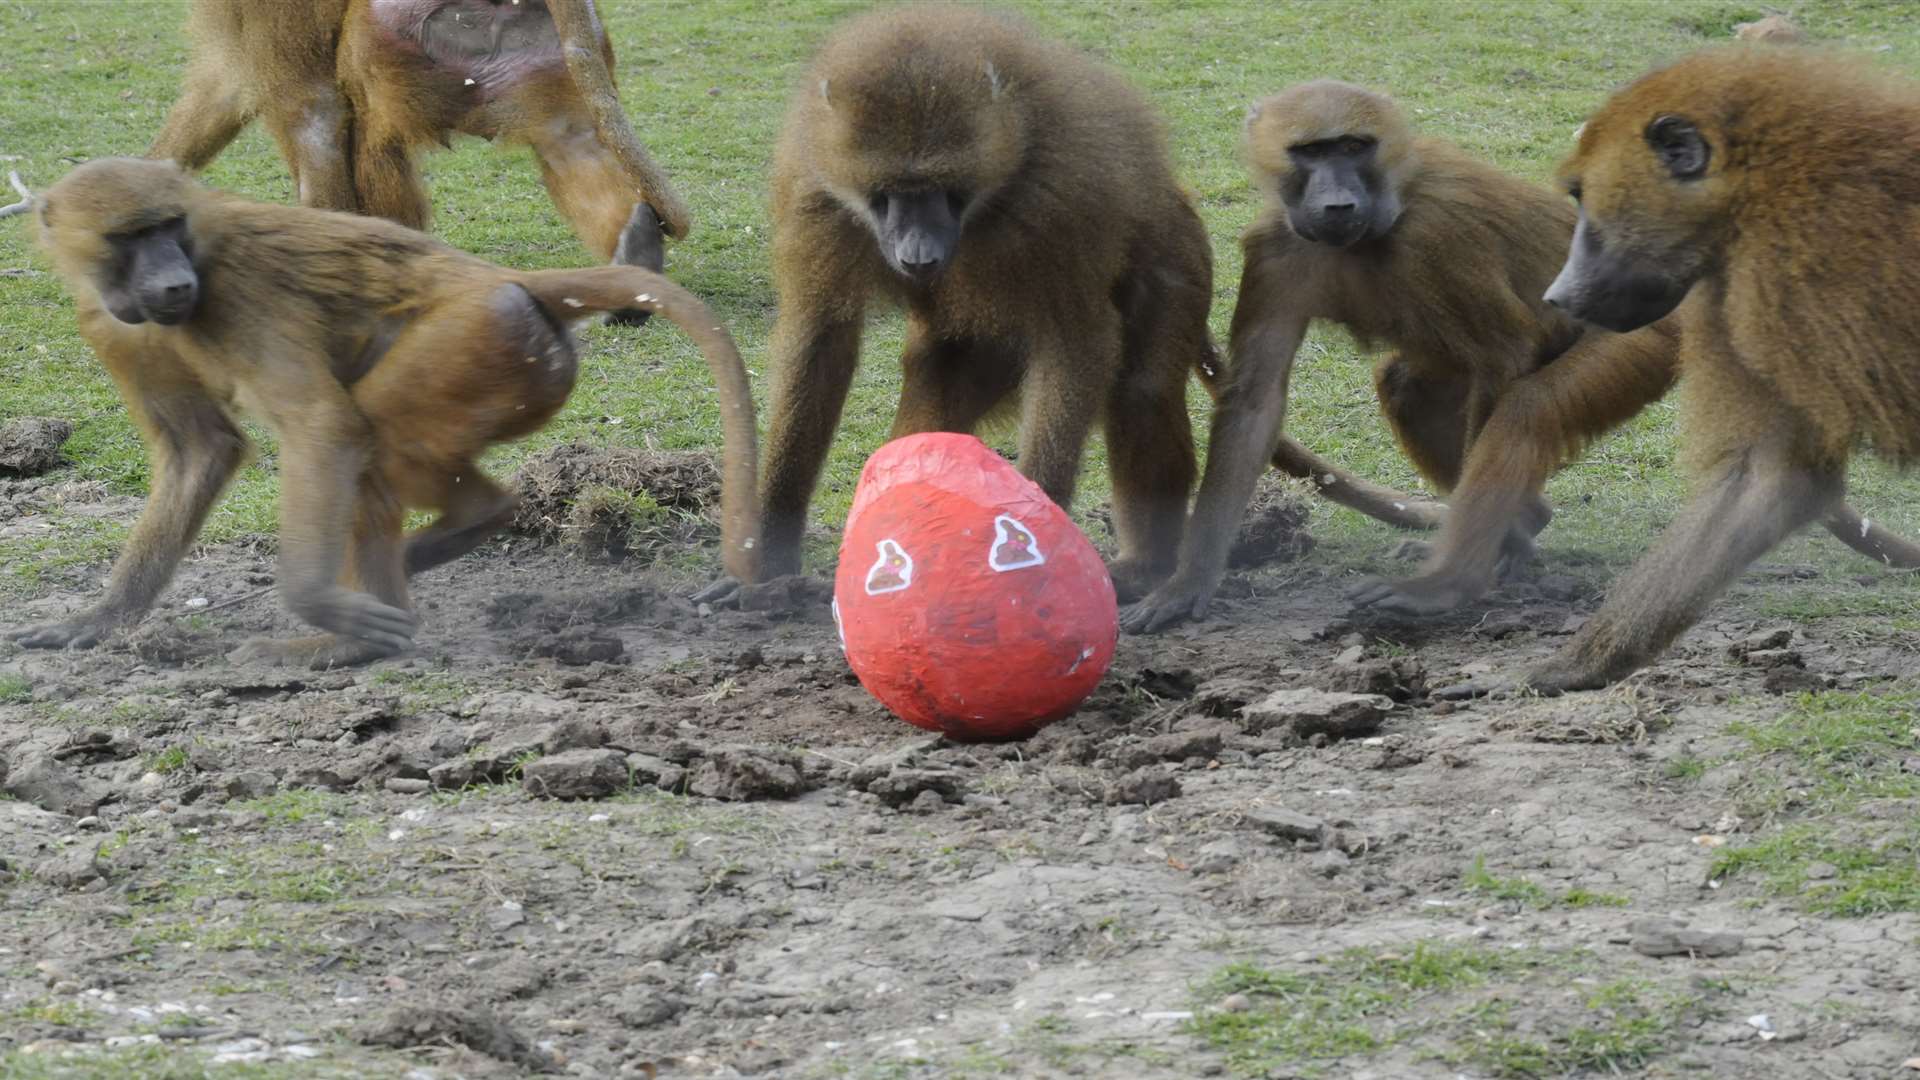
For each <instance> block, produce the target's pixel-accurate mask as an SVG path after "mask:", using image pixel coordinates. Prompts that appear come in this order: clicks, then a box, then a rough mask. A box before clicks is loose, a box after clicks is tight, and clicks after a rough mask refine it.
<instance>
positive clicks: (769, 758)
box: [688, 746, 807, 801]
mask: <svg viewBox="0 0 1920 1080" xmlns="http://www.w3.org/2000/svg"><path fill="white" fill-rule="evenodd" d="M806 789H807V782H806V778H805V775H804V774H803V773H802V772H801V770H800V762H799V759H798V758H797V757H795V756H794V755H793V754H790V753H786V752H785V751H778V750H764V749H761V748H759V747H754V746H723V747H720V748H718V749H716V750H714V751H712V752H710V753H709V754H708V755H707V757H706V760H704V761H702V762H701V763H700V768H699V770H698V771H697V772H695V773H694V776H693V780H692V782H691V783H689V784H688V790H689V791H691V792H692V793H693V794H695V795H702V796H705V797H707V798H709V799H729V800H735V801H746V800H749V799H785V798H791V797H792V796H795V795H799V794H801V793H802V792H804V791H806Z"/></svg>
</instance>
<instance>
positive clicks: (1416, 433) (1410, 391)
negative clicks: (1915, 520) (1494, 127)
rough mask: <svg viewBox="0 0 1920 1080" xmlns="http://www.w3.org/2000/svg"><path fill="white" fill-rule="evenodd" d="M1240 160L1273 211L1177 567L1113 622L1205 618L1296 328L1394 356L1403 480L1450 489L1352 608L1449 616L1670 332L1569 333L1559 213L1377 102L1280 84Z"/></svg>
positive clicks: (1491, 569)
mask: <svg viewBox="0 0 1920 1080" xmlns="http://www.w3.org/2000/svg"><path fill="white" fill-rule="evenodd" d="M1246 144H1247V154H1248V157H1249V160H1250V162H1251V164H1252V166H1253V169H1254V172H1255V174H1256V176H1258V177H1259V180H1260V186H1261V187H1262V188H1263V189H1264V190H1266V191H1267V192H1268V193H1269V195H1270V197H1271V200H1272V202H1271V205H1270V207H1269V209H1268V211H1267V212H1266V213H1265V214H1264V215H1263V216H1262V217H1261V218H1260V220H1259V221H1257V222H1256V223H1255V224H1254V226H1253V227H1252V229H1251V230H1250V231H1249V232H1248V233H1247V235H1246V237H1245V239H1244V240H1243V246H1244V248H1245V252H1246V269H1245V272H1244V276H1243V278H1242V281H1241V290H1240V299H1239V303H1238V306H1237V307H1236V309H1235V311H1234V319H1233V329H1232V337H1231V342H1230V344H1231V363H1230V365H1229V367H1228V369H1227V371H1226V373H1225V377H1224V383H1223V385H1222V387H1221V389H1220V391H1219V398H1220V404H1219V407H1218V409H1217V410H1216V412H1215V414H1214V421H1213V424H1214V427H1213V438H1212V443H1211V448H1210V450H1209V452H1208V456H1207V470H1206V478H1205V480H1203V482H1202V483H1201V487H1200V495H1199V498H1198V500H1197V502H1196V504H1195V507H1194V512H1193V519H1192V521H1191V523H1190V524H1189V526H1188V531H1187V536H1186V541H1185V544H1184V546H1183V548H1182V551H1181V566H1180V570H1179V572H1178V573H1177V574H1176V575H1175V577H1174V578H1173V579H1172V580H1170V581H1168V582H1167V583H1165V584H1164V585H1162V586H1161V587H1160V588H1159V589H1158V590H1157V591H1156V592H1155V593H1154V594H1153V595H1152V596H1150V597H1148V598H1147V599H1146V600H1143V601H1141V602H1140V603H1138V604H1135V605H1132V606H1131V607H1129V608H1128V609H1127V610H1126V611H1125V612H1123V613H1122V623H1123V625H1125V626H1126V627H1127V628H1128V629H1130V630H1136V631H1151V630H1154V629H1158V628H1160V627H1163V626H1167V625H1171V624H1173V623H1175V622H1177V621H1179V620H1181V619H1184V618H1190V617H1191V618H1197V617H1200V616H1202V615H1204V614H1205V613H1206V610H1207V606H1208V604H1209V603H1210V601H1211V598H1212V595H1213V592H1214V590H1215V588H1217V586H1218V584H1219V581H1220V578H1221V576H1222V575H1223V574H1224V573H1225V570H1226V558H1227V551H1228V547H1229V546H1230V544H1231V542H1232V538H1233V535H1234V526H1235V525H1236V524H1237V522H1238V521H1239V518H1240V515H1241V514H1242V513H1243V512H1244V511H1245V508H1246V504H1247V500H1248V498H1249V497H1250V496H1251V494H1252V491H1253V487H1254V484H1255V482H1256V481H1257V480H1258V478H1259V473H1260V470H1261V468H1262V467H1263V463H1264V462H1265V461H1266V460H1267V457H1268V453H1267V449H1266V448H1268V447H1270V446H1273V445H1274V442H1275V440H1276V439H1280V440H1281V443H1282V453H1283V456H1284V454H1285V452H1286V451H1285V443H1286V440H1285V439H1284V437H1283V436H1281V435H1280V430H1281V424H1282V421H1283V420H1284V417H1285V411H1286V399H1287V382H1288V379H1289V377H1290V375H1291V372H1292V365H1293V358H1294V354H1295V351H1296V350H1297V349H1298V348H1299V345H1300V341H1301V338H1302V337H1303V336H1304V334H1305V332H1306V328H1307V325H1308V324H1309V323H1310V322H1311V321H1312V320H1314V319H1326V320H1329V321H1333V322H1336V323H1339V324H1341V325H1343V326H1345V327H1346V328H1347V329H1348V330H1349V331H1350V332H1352V333H1353V334H1354V336H1355V337H1357V338H1359V339H1360V341H1361V342H1362V343H1363V345H1370V344H1372V343H1374V342H1380V343H1384V344H1387V345H1390V346H1393V347H1395V348H1396V349H1397V350H1398V351H1397V352H1395V353H1392V354H1389V355H1388V356H1386V357H1385V358H1383V359H1382V360H1380V361H1379V362H1378V364H1377V365H1376V367H1375V369H1374V385H1375V388H1376V391H1377V393H1378V396H1379V401H1380V408H1381V411H1382V413H1383V414H1385V416H1386V419H1387V421H1388V424H1389V425H1390V426H1391V427H1392V429H1393V431H1394V433H1395V435H1396V437H1397V439H1398V441H1399V442H1400V445H1401V446H1402V447H1403V448H1404V450H1405V451H1406V453H1407V456H1408V458H1409V459H1410V460H1411V461H1412V462H1413V464H1414V467H1415V468H1416V469H1418V470H1419V472H1420V473H1421V474H1422V475H1423V476H1424V477H1425V478H1426V479H1427V481H1428V482H1429V483H1430V484H1432V486H1433V487H1434V488H1435V489H1437V490H1439V491H1442V492H1451V493H1452V498H1451V499H1450V502H1449V507H1448V509H1447V511H1446V515H1445V522H1444V524H1443V525H1442V528H1441V535H1440V538H1439V540H1438V541H1437V542H1436V543H1435V544H1434V545H1433V548H1432V552H1431V555H1430V558H1429V561H1428V563H1427V566H1426V568H1425V572H1424V573H1423V574H1421V575H1420V576H1418V577H1415V578H1413V579H1410V580H1408V581H1403V582H1398V583H1392V584H1389V583H1381V582H1369V583H1367V584H1365V585H1363V586H1361V587H1360V588H1359V589H1357V590H1356V591H1355V593H1354V598H1355V599H1356V601H1357V602H1359V603H1362V604H1369V603H1370V604H1379V605H1381V606H1384V607H1390V608H1395V609H1398V610H1403V611H1410V612H1423V613H1424V612H1434V611H1440V610H1446V609H1448V608H1452V607H1455V606H1457V605H1459V604H1462V603H1466V602H1468V601H1470V600H1472V599H1474V598H1476V597H1478V596H1480V595H1481V594H1482V593H1484V592H1485V591H1486V590H1487V589H1488V588H1490V587H1491V586H1492V585H1493V583H1494V581H1495V579H1496V577H1497V575H1498V572H1499V570H1500V567H1501V566H1502V564H1503V563H1504V564H1506V565H1508V566H1513V567H1517V566H1519V565H1520V564H1522V563H1524V562H1525V561H1526V560H1527V559H1529V558H1530V557H1531V555H1532V551H1533V537H1534V535H1536V534H1537V533H1538V532H1539V531H1540V530H1541V529H1542V528H1544V527H1545V526H1546V524H1547V522H1548V521H1549V520H1550V519H1551V518H1552V511H1551V509H1550V508H1549V507H1548V506H1547V504H1546V501H1545V500H1544V499H1543V498H1542V497H1541V490H1542V488H1543V487H1544V486H1545V484H1546V481H1547V479H1548V478H1549V477H1550V476H1551V475H1552V474H1553V473H1554V472H1555V471H1556V470H1557V469H1558V468H1559V467H1560V466H1561V465H1563V464H1564V463H1565V462H1566V461H1567V460H1568V459H1569V458H1571V457H1572V456H1573V455H1574V454H1576V453H1578V452H1579V450H1581V449H1582V448H1583V447H1584V446H1585V445H1586V443H1587V442H1589V441H1590V440H1592V439H1593V438H1596V437H1598V436H1599V435H1600V434H1602V433H1604V432H1606V431H1608V430H1610V429H1611V428H1613V427H1615V426H1617V425H1619V424H1621V423H1623V422H1625V421H1626V420H1628V419H1630V418H1631V417H1633V416H1634V415H1635V414H1637V413H1638V412H1639V411H1640V410H1641V409H1643V408H1644V407H1646V405H1647V404H1649V403H1650V402H1653V401H1655V400H1657V399H1659V398H1660V397H1661V396H1662V395H1664V394H1665V393H1666V392H1667V390H1668V389H1669V388H1670V387H1671V386H1672V385H1673V381H1674V378H1675V375H1676V372H1677V365H1678V357H1679V352H1678V328H1677V326H1675V325H1674V324H1672V323H1661V324H1659V325H1656V326H1651V327H1649V328H1647V329H1645V330H1643V331H1641V332H1638V333H1634V334H1627V335H1617V334H1604V333H1588V332H1585V331H1584V330H1583V329H1582V327H1581V326H1580V325H1579V324H1577V323H1575V322H1574V321H1573V320H1571V319H1569V318H1567V317H1566V316H1565V315H1563V314H1562V313H1560V312H1558V311H1555V310H1554V309H1552V308H1551V307H1549V306H1547V305H1546V304H1545V303H1544V302H1543V301H1541V299H1540V294H1541V293H1542V292H1544V291H1545V288H1546V285H1547V283H1548V282H1550V281H1551V280H1552V277H1553V275H1554V273H1555V272H1556V271H1557V270H1558V268H1559V266H1560V263H1561V261H1562V259H1563V257H1564V254H1565V250H1566V245H1567V242H1568V241H1569V239H1570V238H1571V237H1572V235H1573V228H1574V216H1575V215H1574V212H1573V210H1572V208H1571V207H1569V206H1568V205H1567V204H1566V202H1565V201H1564V199H1562V198H1561V197H1560V196H1559V195H1558V193H1556V192H1554V191H1552V190H1551V189H1549V188H1547V187H1544V186H1542V185H1537V184H1533V183H1529V182H1527V181H1524V180H1521V179H1519V178H1517V177H1513V176H1509V175H1507V174H1506V173H1504V172H1501V171H1500V170H1498V169H1496V168H1494V167H1493V166H1491V165H1488V164H1484V163H1482V162H1480V161H1477V160H1475V159H1474V158H1472V157H1469V156H1468V155H1467V154H1465V153H1464V152H1462V151H1461V150H1460V149H1459V148H1457V147H1455V146H1454V145H1452V144H1451V143H1448V142H1446V141H1444V140H1440V139H1435V138H1423V137H1416V136H1414V135H1413V134H1412V133H1411V131H1410V130H1409V129H1408V127H1407V124H1406V122H1405V120H1404V119H1403V117H1402V116H1401V113H1400V111H1399V109H1398V108H1397V107H1396V106H1395V105H1394V103H1393V102H1392V101H1391V99H1389V98H1387V97H1385V96H1384V95H1381V94H1377V93H1373V92H1371V91H1367V90H1363V89H1361V88H1359V87H1356V86H1352V85H1349V84H1346V83H1339V82H1332V81H1318V82H1310V83H1305V84H1302V85H1299V86H1295V87H1293V88H1292V89H1290V90H1287V91H1285V92H1283V93H1281V94H1279V95H1277V96H1275V97H1272V98H1269V99H1267V100H1265V101H1263V102H1261V103H1260V104H1258V105H1256V106H1255V108H1254V110H1253V112H1252V113H1251V115H1250V116H1249V118H1248V123H1247V130H1246ZM1276 463H1279V462H1276ZM1282 467H1283V468H1285V467H1286V466H1285V465H1284V464H1283V465H1282ZM1289 471H1292V470H1289ZM1325 490H1326V493H1327V494H1330V495H1334V496H1335V497H1339V494H1340V493H1341V492H1342V491H1343V490H1345V491H1346V492H1347V493H1348V494H1352V493H1353V492H1354V491H1355V490H1356V489H1355V488H1353V487H1352V486H1350V485H1348V484H1335V485H1333V486H1331V487H1329V488H1327V489H1325ZM1341 501H1344V502H1347V503H1348V504H1349V505H1353V506H1355V507H1356V508H1357V509H1361V510H1363V511H1369V508H1368V507H1367V506H1365V505H1362V504H1360V503H1358V502H1356V501H1355V500H1353V499H1351V498H1347V499H1342V500H1341ZM1396 505H1398V504H1396ZM1369 512H1371V511H1369ZM1375 516H1377V517H1384V515H1380V514H1375ZM1388 520H1392V519H1388ZM1396 523H1401V522H1396ZM1830 524H1831V527H1832V528H1833V529H1834V531H1835V533H1836V535H1838V536H1840V537H1841V538H1842V539H1845V540H1846V541H1847V542H1848V543H1849V544H1852V545H1853V546H1854V547H1856V548H1858V549H1860V550H1862V551H1863V552H1866V553H1868V554H1870V555H1873V556H1875V557H1879V558H1883V559H1885V560H1887V561H1889V562H1894V563H1897V564H1899V565H1915V566H1920V547H1916V546H1914V545H1911V544H1908V543H1906V542H1905V541H1903V540H1901V539H1900V538H1898V537H1896V536H1893V535H1892V534H1889V533H1886V532H1885V531H1884V530H1881V531H1879V532H1873V531H1871V530H1863V529H1861V528H1860V526H1861V525H1862V524H1863V523H1862V522H1861V520H1860V519H1859V518H1858V517H1855V516H1852V513H1851V511H1850V510H1847V509H1846V508H1845V507H1836V509H1835V512H1834V516H1833V518H1832V521H1831V523H1830Z"/></svg>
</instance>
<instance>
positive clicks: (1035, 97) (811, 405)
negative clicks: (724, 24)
mask: <svg viewBox="0 0 1920 1080" xmlns="http://www.w3.org/2000/svg"><path fill="white" fill-rule="evenodd" d="M773 229H774V235H773V259H774V266H773V276H774V282H775V284H776V286H777V287H778V290H779V294H780V313H779V319H778V322H777V324H776V326H775V329H774V338H773V348H772V355H773V359H772V363H773V369H774V376H773V377H774V384H773V391H772V397H771V402H770V409H771V413H772V418H771V420H770V422H769V427H768V432H767V439H766V450H765V453H764V457H763V468H764V470H765V476H764V478H763V481H762V486H761V491H762V493H763V496H764V507H763V510H764V514H765V523H764V528H765V533H764V548H763V552H762V558H763V560H764V562H763V570H764V573H766V574H768V575H777V574H785V573H793V572H796V571H798V570H799V568H800V538H801V530H802V527H803V525H804V523H805V519H806V511H807V504H808V501H809V500H810V498H811V497H812V494H813V488H814V485H815V484H816V483H817V481H818V479H819V475H820V468H821V465H822V463H823V462H824V461H825V459H826V455H827V451H828V448H829V446H830V445H831V443H832V440H833V434H834V429H835V427H836V426H837V425H838V423H839V420H840V412H841V408H842V406H843V405H844V403H845V401H846V396H847V391H848V387H849V386H850V384H851V383H852V380H853V373H854V368H855V365H856V363H857V362H858V360H859V352H860V337H861V327H862V323H863V322H864V320H865V318H866V315H867V309H868V306H869V304H871V303H873V302H875V301H879V302H881V303H887V304H895V305H900V306H903V307H905V308H906V310H907V347H906V353H905V355H904V356H902V357H901V365H902V368H903V369H904V370H903V380H902V385H901V390H900V402H899V408H898V411H897V413H896V414H895V417H894V423H893V432H892V434H893V436H894V437H899V436H903V435H909V434H913V433H916V432H924V431H961V432H966V431H972V430H973V429H974V428H975V426H976V425H978V424H979V423H980V422H981V420H982V419H983V418H984V417H986V416H987V415H988V414H989V412H991V411H992V410H994V409H995V407H996V406H999V405H1001V404H1002V403H1004V402H1009V401H1013V400H1016V399H1017V400H1018V401H1019V403H1020V445H1019V467H1020V470H1021V471H1022V472H1023V473H1025V474H1026V475H1027V476H1028V477H1029V478H1031V479H1032V480H1034V481H1035V482H1036V483H1037V484H1039V485H1040V487H1041V488H1042V489H1043V490H1045V491H1046V493H1047V495H1048V496H1049V497H1050V498H1052V499H1053V500H1054V501H1055V502H1057V503H1059V504H1060V505H1062V506H1067V505H1068V504H1069V503H1070V501H1071V500H1072V498H1073V490H1074V482H1075V479H1076V476H1077V474H1078V472H1079V467H1080V457H1081V451H1082V449H1083V448H1084V446H1085V444H1086V441H1087V436H1088V435H1089V433H1090V432H1091V431H1092V429H1093V426H1094V424H1095V422H1096V421H1099V422H1102V423H1103V424H1104V426H1105V431H1106V437H1107V448H1108V454H1109V462H1110V467H1111V471H1112V476H1113V502H1114V525H1115V529H1116V531H1117V532H1118V534H1119V540H1120V558H1119V560H1118V562H1117V564H1116V565H1115V566H1114V568H1113V569H1114V574H1115V578H1116V584H1118V585H1119V587H1120V588H1121V589H1122V590H1123V591H1124V590H1128V589H1130V588H1131V589H1137V588H1139V587H1141V586H1143V585H1144V584H1146V583H1147V582H1149V581H1151V580H1152V579H1153V578H1154V577H1156V576H1161V575H1164V574H1165V573H1167V572H1168V571H1169V570H1171V568H1172V565H1173V560H1174V557H1175V553H1176V551H1177V550H1178V545H1179V540H1180V532H1181V527H1182V523H1183V521H1184V519H1185V507H1186V499H1187V494H1188V491H1189V489H1190V488H1191V487H1192V484H1193V477H1194V471H1195V469H1194V451H1193V437H1192V432H1191V430H1190V427H1189V424H1188V420H1187V411H1186V384H1187V380H1188V378H1189V376H1190V375H1191V374H1192V372H1193V370H1194V367H1195V365H1196V364H1197V363H1198V362H1199V360H1200V359H1201V358H1202V357H1203V356H1205V355H1207V354H1208V350H1209V344H1208V341H1207V325H1206V320H1207V309H1208V307H1209V304H1210V301H1211V298H1212V257H1211V254H1210V252H1209V250H1208V244H1207V235H1206V231H1205V230H1204V229H1203V228H1202V226H1201V223H1200V218H1199V215H1198V214H1197V213H1195V211H1194V209H1193V207H1192V205H1191V204H1190V203H1189V202H1188V200H1187V198H1186V196H1185V194H1184V193H1183V192H1182V191H1181V189H1180V187H1179V185H1178V184H1177V183H1176V182H1175V180H1174V175H1173V169H1172V166H1171V164H1170V163H1169V160H1168V154H1167V148H1166V145H1165V141H1164V138H1163V135H1162V133H1161V129H1160V125H1159V123H1158V121H1157V120H1156V118H1155V117H1154V115H1153V114H1152V112H1151V111H1150V110H1149V109H1148V107H1147V105H1146V103H1145V102H1144V101H1143V100H1142V99H1141V97H1140V96H1139V94H1137V93H1136V92H1135V91H1134V90H1133V89H1132V88H1130V87H1129V86H1128V85H1127V84H1126V83H1125V82H1124V81H1122V79H1121V78H1120V77H1119V76H1118V75H1116V74H1115V73H1113V72H1112V71H1110V70H1108V69H1107V68H1105V67H1103V66H1101V65H1098V64H1096V63H1094V62H1093V61H1092V60H1090V59H1089V58H1087V57H1085V56H1083V55H1081V54H1080V53H1078V52H1076V51H1074V50H1072V49H1069V48H1067V47H1066V46H1064V45H1061V44H1057V43H1054V42H1051V41H1047V40H1045V39H1044V38H1042V37H1040V36H1039V35H1037V34H1036V33H1035V32H1034V31H1033V29H1032V28H1030V27H1028V26H1026V25H1024V24H1023V23H1021V22H1019V21H1016V20H1013V19H1010V18H1003V17H1000V16H998V15H991V14H986V13H982V12H978V11H974V10H970V9H966V8H956V7H953V6H950V5H947V4H913V5H905V6H901V7H897V8H890V9H885V10H882V11H879V12H875V13H872V14H868V15H865V16H862V17H860V18H857V19H855V20H853V21H852V22H850V23H848V24H847V25H845V26H843V27H841V28H840V29H839V30H838V31H837V32H836V33H835V34H834V35H833V36H832V37H831V38H830V39H829V40H828V41H827V43H826V44H825V46H823V47H822V48H821V50H820V52H819V55H818V56H817V57H816V58H815V59H814V62H813V64H812V66H811V67H810V69H809V71H808V73H807V76H806V78H805V80H804V82H803V84H802V86H801V87H800V90H799V92H798V93H797V95H796V96H795V98H794V100H793V102H792V105H791V107H790V109H789V111H788V114H787V118H786V123H785V126H784V128H783V130H782V132H781V136H780V142H779V146H778V149H777V151H776V153H775V157H774V167H773Z"/></svg>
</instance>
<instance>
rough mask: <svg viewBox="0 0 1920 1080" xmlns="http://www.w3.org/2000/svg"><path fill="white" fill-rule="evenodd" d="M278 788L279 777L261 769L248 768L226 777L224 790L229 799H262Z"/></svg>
mask: <svg viewBox="0 0 1920 1080" xmlns="http://www.w3.org/2000/svg"><path fill="white" fill-rule="evenodd" d="M278 790H280V781H279V779H278V778H277V777H275V776H274V775H273V774H272V773H270V772H266V771H264V770H261V769H248V770H246V771H245V772H238V773H235V774H233V775H232V776H230V777H228V778H227V786H226V791H227V797H228V798H230V799H264V798H266V797H267V796H269V795H271V794H273V793H274V792H276V791H278Z"/></svg>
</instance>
